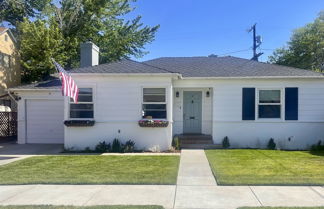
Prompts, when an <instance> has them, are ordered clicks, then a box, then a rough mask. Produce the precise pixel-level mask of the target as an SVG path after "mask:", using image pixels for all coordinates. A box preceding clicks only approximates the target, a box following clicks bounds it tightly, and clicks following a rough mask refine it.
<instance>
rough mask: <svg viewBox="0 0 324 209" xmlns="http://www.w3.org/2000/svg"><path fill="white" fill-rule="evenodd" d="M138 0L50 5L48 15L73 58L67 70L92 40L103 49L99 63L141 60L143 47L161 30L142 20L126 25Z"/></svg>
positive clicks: (68, 0) (64, 1)
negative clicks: (81, 46) (88, 41)
mask: <svg viewBox="0 0 324 209" xmlns="http://www.w3.org/2000/svg"><path fill="white" fill-rule="evenodd" d="M135 1H136V0H62V1H61V2H60V6H57V5H54V4H52V5H51V9H50V10H47V12H48V13H47V15H48V16H50V17H53V18H54V19H55V20H56V22H57V24H58V25H59V27H60V29H61V31H62V33H63V36H64V38H68V39H73V40H76V42H73V43H72V44H71V42H66V44H68V46H66V49H67V50H68V51H69V54H70V57H69V60H68V65H67V66H68V67H76V66H78V63H79V59H80V57H79V54H80V53H79V45H80V43H81V42H84V41H87V40H89V39H90V40H92V41H93V42H94V43H96V44H97V45H98V46H99V47H100V63H106V62H111V61H116V60H119V59H121V58H127V57H129V56H135V57H141V56H143V55H145V54H146V53H147V52H146V51H145V50H144V46H145V44H147V43H150V42H152V41H153V40H154V36H155V33H156V32H157V30H158V28H159V26H154V27H149V26H143V24H142V23H141V17H140V16H137V17H135V18H134V19H132V20H128V21H125V19H124V16H125V15H126V14H128V13H130V12H131V11H133V10H134V8H133V7H132V6H131V5H130V2H135Z"/></svg>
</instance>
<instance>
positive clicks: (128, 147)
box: [122, 140, 135, 152]
mask: <svg viewBox="0 0 324 209" xmlns="http://www.w3.org/2000/svg"><path fill="white" fill-rule="evenodd" d="M122 147H123V149H122V152H134V149H135V142H134V141H132V140H128V141H126V143H125V144H123V145H122Z"/></svg>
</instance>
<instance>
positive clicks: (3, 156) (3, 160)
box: [0, 142, 63, 165]
mask: <svg viewBox="0 0 324 209" xmlns="http://www.w3.org/2000/svg"><path fill="white" fill-rule="evenodd" d="M62 150H63V145H62V144H16V143H13V142H9V143H1V144H0V165H4V164H7V163H10V162H13V161H17V160H21V159H25V158H27V157H31V156H35V155H51V154H58V153H60V152H61V151H62Z"/></svg>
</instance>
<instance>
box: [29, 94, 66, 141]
mask: <svg viewBox="0 0 324 209" xmlns="http://www.w3.org/2000/svg"><path fill="white" fill-rule="evenodd" d="M26 108H27V143H46V144H63V143H64V127H63V126H64V125H63V120H64V103H63V100H37V99H31V100H27V103H26Z"/></svg>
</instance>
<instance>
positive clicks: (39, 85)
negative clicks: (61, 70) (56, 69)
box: [11, 77, 62, 89]
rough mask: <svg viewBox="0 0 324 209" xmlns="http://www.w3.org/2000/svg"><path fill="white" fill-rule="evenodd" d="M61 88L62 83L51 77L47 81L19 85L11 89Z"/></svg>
mask: <svg viewBox="0 0 324 209" xmlns="http://www.w3.org/2000/svg"><path fill="white" fill-rule="evenodd" d="M61 86H62V83H61V80H60V79H59V78H56V77H51V78H49V80H47V81H41V82H38V83H31V84H26V85H21V86H17V87H13V88H11V89H61Z"/></svg>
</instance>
